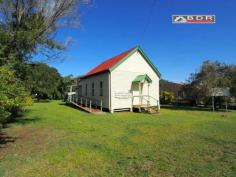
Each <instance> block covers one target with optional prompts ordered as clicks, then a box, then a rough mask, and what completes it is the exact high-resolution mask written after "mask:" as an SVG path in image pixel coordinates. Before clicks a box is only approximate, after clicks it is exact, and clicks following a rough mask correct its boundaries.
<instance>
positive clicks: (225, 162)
mask: <svg viewBox="0 0 236 177" xmlns="http://www.w3.org/2000/svg"><path fill="white" fill-rule="evenodd" d="M1 136H3V137H5V140H6V141H5V143H2V144H0V176H9V177H10V176H11V177H12V176H16V177H21V176H22V177H29V176H32V177H37V176H39V177H41V176H49V177H50V176H68V177H69V176H72V177H73V176H161V177H162V176H204V177H205V176H220V177H221V176H227V177H228V176H232V177H233V176H236V112H228V113H212V112H206V111H188V110H186V111H184V110H170V109H162V110H161V114H160V115H149V114H141V113H129V112H126V113H114V114H103V115H93V114H88V113H84V112H81V111H80V110H77V109H74V108H71V107H68V106H66V105H64V104H63V103H62V102H60V101H52V102H49V103H35V104H34V106H33V107H30V108H29V112H27V113H26V115H25V116H24V117H22V118H20V119H19V120H18V121H17V122H16V123H14V124H11V125H10V127H9V128H6V129H4V130H3V132H2V135H1Z"/></svg>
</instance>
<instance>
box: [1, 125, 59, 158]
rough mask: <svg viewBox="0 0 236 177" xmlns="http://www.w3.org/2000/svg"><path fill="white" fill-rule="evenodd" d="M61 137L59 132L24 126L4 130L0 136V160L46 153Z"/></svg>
mask: <svg viewBox="0 0 236 177" xmlns="http://www.w3.org/2000/svg"><path fill="white" fill-rule="evenodd" d="M61 136H63V135H62V132H61V131H59V130H55V129H49V128H38V127H37V128H36V127H27V126H25V127H14V128H8V129H4V130H3V131H2V132H1V134H0V138H1V141H0V160H3V159H4V158H6V157H7V156H8V155H15V156H22V157H23V156H27V155H30V154H34V153H40V152H44V151H47V150H48V148H49V146H50V145H52V144H54V143H55V144H56V143H57V142H58V140H59V139H60V138H61Z"/></svg>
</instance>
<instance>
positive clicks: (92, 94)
mask: <svg viewBox="0 0 236 177" xmlns="http://www.w3.org/2000/svg"><path fill="white" fill-rule="evenodd" d="M94 95H95V94H94V82H92V96H94Z"/></svg>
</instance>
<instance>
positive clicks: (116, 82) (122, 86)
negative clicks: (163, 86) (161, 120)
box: [111, 51, 160, 109]
mask: <svg viewBox="0 0 236 177" xmlns="http://www.w3.org/2000/svg"><path fill="white" fill-rule="evenodd" d="M142 74H147V75H148V76H149V77H150V78H151V80H152V83H150V87H149V95H150V96H152V97H154V98H155V99H157V100H159V80H160V78H159V77H158V75H157V74H156V73H155V71H154V70H153V69H152V67H151V66H150V65H149V64H148V63H147V61H146V60H145V59H144V58H143V56H142V54H140V52H138V51H137V52H135V53H134V54H132V55H131V56H130V57H129V58H128V59H126V60H125V61H124V62H123V63H121V64H120V65H119V66H118V67H117V68H115V69H114V70H113V71H112V72H111V107H112V109H120V108H131V99H119V98H116V97H115V96H114V95H115V93H116V92H119V91H122V92H131V90H132V88H131V87H132V81H133V80H134V79H135V78H136V76H138V75H142ZM147 90H148V87H147V83H145V85H144V88H143V94H144V95H147V94H148V93H147ZM136 94H138V93H137V92H136ZM150 103H151V105H152V106H156V105H157V102H156V101H155V100H153V99H150Z"/></svg>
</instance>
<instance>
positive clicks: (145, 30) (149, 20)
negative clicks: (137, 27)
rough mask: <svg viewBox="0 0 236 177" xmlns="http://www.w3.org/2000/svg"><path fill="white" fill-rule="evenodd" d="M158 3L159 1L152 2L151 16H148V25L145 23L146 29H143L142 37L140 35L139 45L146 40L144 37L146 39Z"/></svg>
mask: <svg viewBox="0 0 236 177" xmlns="http://www.w3.org/2000/svg"><path fill="white" fill-rule="evenodd" d="M156 2H157V0H153V1H152V4H151V7H150V10H149V14H148V16H147V19H146V23H145V25H144V28H143V31H142V33H141V35H140V41H139V44H140V43H141V42H142V41H143V39H144V37H145V34H146V32H147V29H148V27H149V25H150V23H151V19H152V14H153V11H154V9H155V5H156Z"/></svg>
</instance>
